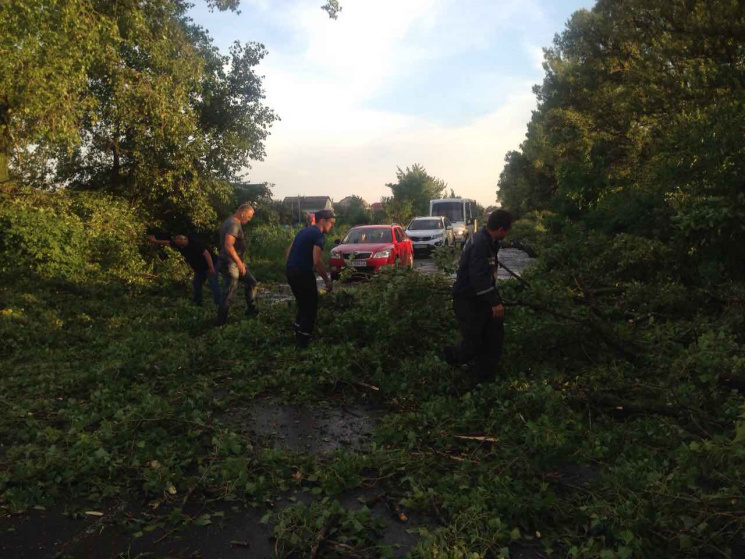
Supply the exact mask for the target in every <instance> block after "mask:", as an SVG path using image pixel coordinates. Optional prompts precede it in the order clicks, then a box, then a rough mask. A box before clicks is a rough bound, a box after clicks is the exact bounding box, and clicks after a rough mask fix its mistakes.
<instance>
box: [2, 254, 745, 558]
mask: <svg viewBox="0 0 745 559" xmlns="http://www.w3.org/2000/svg"><path fill="white" fill-rule="evenodd" d="M254 248H255V245H254ZM250 250H251V249H250V248H249V251H250ZM544 262H550V256H547V257H544ZM527 279H528V280H529V281H530V282H531V285H532V288H531V291H530V292H526V291H525V290H524V289H523V288H522V287H520V286H519V285H517V284H515V283H514V282H507V283H506V284H504V285H503V290H504V294H505V297H506V298H507V299H508V300H510V301H512V302H517V303H520V302H522V303H523V304H519V305H517V306H515V305H513V306H512V307H511V308H508V319H507V341H506V346H505V356H504V367H503V370H502V372H501V377H500V381H499V382H498V383H496V384H494V385H490V386H486V387H480V388H477V389H471V388H470V386H469V383H468V380H467V378H466V377H467V375H466V374H465V372H464V371H461V370H458V369H453V368H451V367H449V366H448V365H446V364H445V363H443V362H442V361H441V360H440V359H439V358H438V357H437V354H438V351H439V349H440V347H441V346H442V345H443V344H444V343H447V342H448V341H452V340H453V339H454V336H455V324H454V319H453V317H452V316H451V312H450V310H449V305H450V303H449V295H448V286H447V283H446V282H445V280H444V279H442V278H439V277H424V276H421V275H419V274H417V273H413V272H398V273H391V274H384V275H383V276H382V277H379V278H376V280H375V281H373V282H372V283H366V284H358V285H353V286H351V287H350V288H349V289H345V290H342V291H340V292H339V293H334V294H333V295H328V296H323V297H322V302H321V308H320V312H319V326H318V335H317V337H316V340H315V341H314V344H313V345H312V347H311V348H310V349H309V350H308V352H307V353H304V354H297V353H296V352H295V351H294V349H293V347H292V346H291V343H290V342H291V326H290V325H291V322H292V318H293V309H292V308H291V307H290V306H288V305H286V304H283V303H282V304H277V305H273V306H268V305H265V306H264V307H263V308H262V313H261V316H260V318H259V319H258V320H249V319H244V318H242V317H240V318H239V316H238V314H239V310H240V309H238V308H237V307H238V305H236V309H235V315H234V316H233V317H232V318H233V320H232V321H231V323H230V324H229V325H228V326H226V327H224V328H222V329H214V328H212V327H211V322H212V319H213V316H212V312H213V311H212V309H211V308H209V307H210V306H209V305H205V308H204V309H202V308H199V307H195V306H193V305H192V304H191V303H190V302H189V300H188V298H189V297H188V295H189V292H188V285H186V284H184V285H182V286H181V287H179V288H178V289H176V290H169V291H163V290H161V289H158V288H154V287H153V288H148V287H131V286H130V287H122V286H117V285H112V284H110V285H97V286H93V285H81V284H73V283H66V282H55V281H45V282H34V281H30V280H28V279H24V278H21V279H20V280H19V279H18V278H14V281H4V282H3V284H2V285H3V287H2V288H0V309H2V310H0V333H1V334H2V338H3V341H4V344H3V347H4V352H3V356H2V360H1V361H0V366H1V369H2V374H1V375H0V394H1V396H0V398H1V399H2V404H3V405H2V409H0V433H2V440H3V446H2V454H1V455H0V495H1V497H0V503H1V506H2V509H1V510H2V511H3V512H2V514H4V515H6V516H9V515H14V514H18V513H21V512H22V511H25V510H29V509H31V508H33V507H34V506H51V505H54V504H55V503H61V502H66V503H78V505H76V506H77V509H74V510H78V511H79V510H87V509H88V508H93V507H100V506H103V505H104V504H106V503H111V502H123V503H135V502H143V501H144V502H147V503H150V504H151V505H152V506H153V507H155V508H156V509H157V506H156V505H161V506H162V507H163V508H162V509H161V510H168V511H170V512H169V513H168V514H169V515H171V516H169V517H168V518H169V519H170V520H169V522H171V524H168V526H182V527H183V526H200V525H201V524H204V523H206V522H207V521H208V520H209V518H207V519H205V518H204V516H203V515H186V514H183V513H182V511H183V510H185V509H184V507H185V506H186V505H187V504H189V503H196V504H199V503H214V502H215V501H216V500H217V501H220V502H228V503H230V502H235V501H238V502H242V503H246V504H249V505H253V506H256V507H259V508H261V509H264V510H266V513H267V514H266V518H265V520H266V521H268V522H270V524H271V525H272V526H273V530H274V534H275V536H276V538H277V546H276V549H277V552H278V554H279V555H281V556H287V555H291V554H295V555H297V556H308V555H309V554H310V553H311V549H312V547H313V545H314V543H316V540H317V536H318V533H319V531H320V530H321V529H323V528H324V526H326V524H328V537H329V539H330V540H331V541H333V542H336V544H338V545H328V546H326V547H324V548H323V549H322V554H321V556H325V557H344V556H350V553H353V554H357V555H359V556H364V557H379V556H384V555H386V554H389V553H391V552H392V550H391V549H390V547H389V546H386V545H383V544H381V543H380V541H379V538H380V534H381V530H382V527H381V519H380V517H379V515H375V514H371V513H370V511H369V510H367V509H366V507H365V506H363V507H362V508H360V507H348V506H347V507H344V506H342V505H340V504H339V500H340V499H341V497H343V496H344V495H345V494H347V493H348V492H350V491H353V490H359V489H360V488H363V487H368V486H370V484H372V485H373V486H374V487H376V488H377V489H379V490H380V491H382V492H384V493H385V495H386V499H387V502H388V503H389V507H393V508H396V507H398V508H399V509H400V511H402V512H404V513H405V512H406V511H415V512H418V513H419V514H421V515H423V517H424V518H426V519H428V520H427V521H426V522H424V524H423V525H421V526H419V527H418V528H417V530H418V532H419V541H418V543H417V544H416V547H415V548H413V549H412V550H411V555H412V556H415V557H497V556H507V555H508V554H509V553H510V552H511V551H513V552H514V551H516V550H517V549H519V548H521V547H522V548H525V547H526V546H527V547H528V548H530V549H535V550H537V552H540V553H543V554H545V555H551V556H568V557H603V558H611V557H619V558H625V557H632V556H633V557H636V556H649V557H652V556H654V557H659V556H676V557H709V556H716V555H722V556H732V557H734V556H737V554H738V553H739V552H740V551H741V550H742V549H743V547H742V546H743V543H742V542H743V540H742V534H743V524H744V522H745V521H743V518H745V514H744V513H745V510H743V506H744V505H743V503H745V500H744V499H743V495H742V488H743V487H744V486H745V484H744V483H743V482H744V481H745V479H743V475H745V474H744V473H743V472H745V468H743V466H744V464H743V462H744V461H745V449H744V448H743V443H745V437H743V436H742V432H745V431H742V429H743V427H740V425H741V424H740V423H738V416H739V414H741V413H742V411H743V409H744V408H742V405H743V398H742V396H741V395H740V393H739V392H738V391H737V390H733V389H731V388H729V387H727V386H723V385H722V383H721V382H719V381H720V380H721V379H720V378H719V376H718V375H719V373H720V372H721V371H722V370H723V369H726V368H733V367H734V368H736V367H737V363H740V364H742V347H743V346H742V345H741V341H740V340H739V338H738V336H737V335H736V333H735V332H736V331H737V325H738V324H741V320H742V319H741V317H740V315H741V310H740V311H739V312H738V311H737V309H736V308H728V309H725V310H724V311H722V312H720V313H718V314H716V315H714V314H712V313H708V314H706V313H705V314H699V315H698V316H697V320H696V321H695V322H694V321H691V320H689V319H688V318H680V319H671V318H668V319H666V320H664V321H657V322H654V321H651V320H650V318H649V317H650V316H654V315H655V313H656V312H659V309H658V310H654V305H653V304H652V303H650V305H651V307H650V309H651V310H650V309H647V311H645V316H646V318H643V319H639V323H638V324H634V325H629V323H628V321H627V320H625V319H623V318H621V319H620V320H617V319H616V318H615V314H614V313H615V310H614V309H615V308H616V306H617V305H622V304H629V301H630V300H631V299H629V298H628V297H632V295H633V297H636V298H637V299H639V300H642V299H645V300H647V301H652V299H653V298H654V297H657V298H658V299H660V300H664V301H668V300H669V299H670V298H671V297H673V298H674V294H675V293H677V292H676V291H675V290H672V291H671V293H673V295H669V294H667V295H666V294H665V293H661V292H659V289H658V290H656V291H655V293H656V295H654V296H653V295H650V294H649V293H646V292H645V293H640V292H639V291H638V289H640V288H639V286H637V291H636V292H634V293H633V294H632V295H624V297H627V299H625V300H621V299H606V300H604V302H603V308H604V309H605V314H606V316H605V317H604V318H598V316H597V315H594V314H593V313H591V312H588V308H587V307H586V306H582V305H577V304H576V302H574V301H573V297H575V295H573V294H572V293H571V292H569V291H567V292H566V294H563V293H562V291H561V290H562V289H566V287H565V284H566V282H564V281H563V280H561V279H559V278H558V277H557V273H556V270H550V269H548V267H544V268H541V267H539V269H537V270H536V271H534V272H533V273H532V274H527ZM561 286H564V287H561ZM650 290H651V287H650ZM660 304H662V303H660ZM665 304H668V303H665ZM529 305H533V307H534V308H547V309H548V310H549V311H550V312H548V313H546V312H540V311H535V310H534V308H531V307H530V306H529ZM614 305H616V306H614ZM552 313H553V314H552ZM632 354H633V355H632ZM712 371H714V372H712ZM707 374H708V375H712V374H714V375H716V377H708V376H707ZM360 383H362V384H360ZM365 386H376V387H378V388H379V391H377V392H370V391H369V390H367V389H366V388H364V387H365ZM256 398H271V399H273V400H274V401H276V402H286V403H292V404H303V405H310V406H316V405H320V404H322V403H326V404H327V405H331V406H336V407H338V406H340V405H345V406H346V405H351V404H352V403H353V402H354V401H360V400H364V401H366V402H370V401H371V400H370V399H371V398H372V401H374V402H375V403H376V405H377V406H378V407H380V408H382V409H383V410H384V414H383V416H382V417H381V418H380V419H379V420H378V422H377V423H376V430H375V434H374V439H373V443H374V444H373V445H372V446H371V447H370V448H369V449H367V450H364V451H353V450H349V451H337V452H334V453H331V454H303V453H300V454H297V453H293V452H289V451H286V450H282V449H277V448H271V446H270V445H267V444H266V441H264V440H262V439H260V438H257V437H255V436H254V435H253V434H252V433H251V432H250V430H247V429H246V428H245V426H240V425H236V424H235V422H234V421H231V420H230V417H231V414H230V412H234V411H235V410H241V409H246V408H249V407H250V405H251V401H252V400H253V399H256ZM743 419H745V418H743ZM740 421H742V420H740ZM741 431H742V432H741ZM469 436H470V437H472V436H483V437H487V438H488V439H487V440H478V439H469V438H468V437H469ZM464 437H465V438H464ZM289 490H298V491H302V492H304V493H307V494H308V495H309V497H310V501H308V502H307V503H297V504H294V505H293V506H291V507H289V508H283V509H277V510H272V509H271V508H268V506H267V503H269V502H275V501H276V499H277V498H279V497H281V496H282V495H285V494H286V492H287V491H289ZM151 508H152V507H151ZM154 510H155V509H154ZM174 511H175V512H174ZM164 514H165V513H164ZM387 521H390V519H388V520H387ZM149 522H150V523H151V525H152V522H154V521H153V520H150V521H149ZM158 522H161V524H163V523H165V520H164V519H163V518H161V519H159V520H158ZM143 523H144V520H143V519H142V518H140V521H138V522H134V524H132V523H131V522H130V523H129V524H128V525H133V527H132V528H131V529H132V533H133V537H134V534H135V533H136V532H139V531H142V527H143V525H148V524H147V523H144V524H143Z"/></svg>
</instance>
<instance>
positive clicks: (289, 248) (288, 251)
mask: <svg viewBox="0 0 745 559" xmlns="http://www.w3.org/2000/svg"><path fill="white" fill-rule="evenodd" d="M294 244H295V239H292V241H291V242H290V246H288V247H287V248H286V249H285V262H287V261H288V260H289V259H290V251H291V250H292V245H294ZM314 256H315V255H314Z"/></svg>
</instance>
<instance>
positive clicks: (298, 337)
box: [295, 332, 310, 349]
mask: <svg viewBox="0 0 745 559" xmlns="http://www.w3.org/2000/svg"><path fill="white" fill-rule="evenodd" d="M309 343H310V336H306V335H305V334H301V333H300V332H295V347H296V348H297V349H305V348H306V347H308V344H309Z"/></svg>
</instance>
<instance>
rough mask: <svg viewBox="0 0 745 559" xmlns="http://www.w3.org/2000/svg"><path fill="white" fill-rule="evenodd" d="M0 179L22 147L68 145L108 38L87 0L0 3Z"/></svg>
mask: <svg viewBox="0 0 745 559" xmlns="http://www.w3.org/2000/svg"><path fill="white" fill-rule="evenodd" d="M0 29H2V33H0V60H2V64H0V178H2V177H7V175H8V169H7V164H8V161H9V160H10V161H12V162H13V164H14V166H15V167H16V168H20V169H23V168H24V166H25V163H26V156H27V155H29V149H28V148H29V146H39V147H45V146H49V145H55V146H59V147H60V148H63V149H64V148H70V147H72V146H73V145H75V144H77V143H78V142H79V141H80V129H79V122H80V120H81V118H82V116H83V115H84V114H85V113H86V111H87V110H88V109H89V108H90V107H91V99H90V97H89V96H88V95H87V87H88V68H89V66H90V65H91V63H92V62H93V60H94V59H95V58H96V56H98V55H99V54H100V52H101V48H100V45H101V43H102V42H105V41H107V40H109V39H110V37H111V30H110V29H107V28H106V27H105V26H104V25H102V21H101V18H100V16H99V15H98V14H97V13H96V11H95V9H94V6H93V5H92V4H91V3H90V2H85V1H82V0H79V1H70V2H50V1H49V0H6V1H3V2H2V3H0Z"/></svg>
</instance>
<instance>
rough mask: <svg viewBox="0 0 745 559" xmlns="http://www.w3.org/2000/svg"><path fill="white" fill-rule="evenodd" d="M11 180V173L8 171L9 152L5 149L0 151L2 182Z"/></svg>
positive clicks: (0, 177)
mask: <svg viewBox="0 0 745 559" xmlns="http://www.w3.org/2000/svg"><path fill="white" fill-rule="evenodd" d="M8 180H10V173H9V172H8V154H7V152H5V151H0V184H2V183H4V182H7V181H8Z"/></svg>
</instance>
